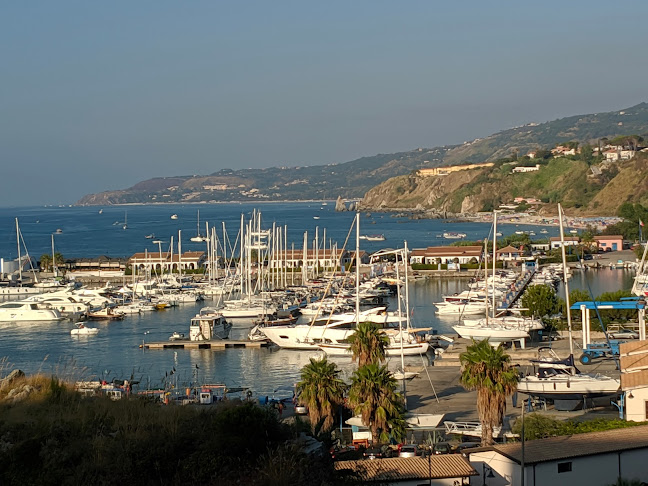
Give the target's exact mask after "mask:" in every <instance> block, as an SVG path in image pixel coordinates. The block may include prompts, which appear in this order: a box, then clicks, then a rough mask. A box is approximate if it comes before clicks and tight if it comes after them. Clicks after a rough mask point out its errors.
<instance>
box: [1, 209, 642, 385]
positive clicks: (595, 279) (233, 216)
mask: <svg viewBox="0 0 648 486" xmlns="http://www.w3.org/2000/svg"><path fill="white" fill-rule="evenodd" d="M315 206H316V207H317V208H320V209H318V214H321V220H320V221H319V222H318V223H316V224H314V222H313V220H312V218H311V217H310V216H309V215H308V213H307V212H304V209H307V208H308V207H309V204H308V203H300V204H296V203H289V204H284V203H279V204H266V205H262V208H263V211H264V213H263V215H264V221H265V222H266V224H268V226H270V225H271V224H272V223H274V224H275V225H276V226H280V225H284V224H286V225H287V224H288V223H290V226H289V227H288V238H289V240H288V241H290V238H292V239H294V240H299V239H301V237H302V236H301V235H302V234H303V232H304V231H308V232H309V234H311V235H312V234H315V231H316V229H317V228H316V226H319V231H320V234H322V232H323V228H324V227H326V232H327V233H326V234H327V238H330V239H331V240H333V239H338V238H339V239H340V240H342V241H343V239H344V237H345V236H346V234H347V233H348V228H349V226H350V223H351V220H352V218H353V217H354V213H348V212H347V213H336V212H334V211H332V205H328V206H320V205H319V204H317V205H313V207H315ZM253 209H254V207H253V206H251V205H250V206H246V205H239V204H232V205H218V206H217V207H216V208H215V209H212V207H211V206H201V208H200V218H201V220H204V221H209V223H210V227H218V224H217V223H215V222H213V221H212V218H213V217H214V213H213V212H212V211H215V210H218V215H219V217H221V218H222V220H224V221H225V222H226V224H227V227H228V230H230V226H231V228H236V227H237V226H238V225H240V217H241V214H247V215H248V217H249V216H250V215H251V214H252V211H253ZM16 212H17V210H7V209H2V210H0V215H4V220H5V221H6V224H7V226H8V227H9V228H11V227H12V226H13V224H14V223H13V218H14V217H15V215H16ZM9 213H10V214H9ZM169 214H177V215H178V219H177V220H175V219H174V220H172V219H170V218H169ZM48 215H49V217H48ZM124 215H125V211H124V210H123V209H120V208H104V211H103V214H101V215H100V214H99V213H98V211H97V209H96V208H76V207H75V208H67V207H65V208H25V209H21V210H19V211H18V217H19V219H20V220H21V223H20V226H21V232H22V234H23V237H24V239H25V243H26V245H27V247H28V248H29V251H30V253H31V254H36V255H39V254H40V253H41V252H42V253H51V247H50V243H51V241H50V239H51V234H50V231H53V230H55V229H56V228H58V227H62V228H64V229H65V232H64V233H63V234H61V235H56V236H55V239H56V240H55V241H56V250H57V251H60V252H61V253H63V254H64V255H65V256H66V258H67V257H68V256H69V257H72V256H81V255H89V254H90V255H92V254H97V253H102V254H109V255H124V256H129V255H132V254H133V253H135V252H138V251H141V249H142V248H143V247H144V248H146V245H149V244H150V240H148V239H146V238H145V236H147V235H151V234H152V232H153V231H154V232H155V235H157V236H158V237H160V236H161V235H164V234H166V235H168V236H166V237H164V236H162V238H161V240H159V242H158V243H156V244H155V245H154V248H155V250H158V249H159V246H160V245H161V244H162V242H166V243H165V244H168V243H169V242H170V241H171V236H172V235H173V232H174V229H175V227H176V225H177V224H178V223H182V224H184V225H186V228H184V227H181V228H182V229H181V231H184V230H185V229H186V234H187V235H188V236H191V235H195V233H196V209H195V207H193V206H190V205H189V206H175V207H173V209H170V208H168V207H164V206H132V207H129V209H128V231H123V230H122V228H121V227H118V230H119V231H117V228H116V229H113V226H112V221H113V220H116V219H119V220H121V219H125V218H124ZM120 216H121V217H120ZM103 217H105V218H106V219H105V222H102V221H103V220H102V219H100V218H103ZM277 217H280V218H281V219H279V220H277V221H275V220H274V219H273V218H277ZM98 218H99V219H98ZM291 218H292V219H291ZM48 219H51V220H52V221H50V223H49V224H51V228H49V227H48V226H46V224H47V223H46V222H47V221H48ZM36 220H38V221H39V223H34V221H36ZM370 220H371V221H375V222H376V228H377V229H378V230H379V231H380V232H381V233H382V234H384V235H385V237H386V239H389V240H390V241H391V242H392V245H394V246H397V245H396V242H397V241H399V239H398V238H399V237H400V238H403V237H406V238H407V241H408V246H409V247H413V246H414V247H425V246H427V245H430V244H439V243H438V240H436V239H435V236H434V235H435V234H438V233H439V231H440V229H447V228H448V226H449V225H448V223H447V222H445V221H437V220H428V221H421V220H409V219H407V218H404V219H403V218H393V217H391V216H389V215H388V214H379V213H374V214H373V215H372V216H371V218H370ZM361 224H362V223H361ZM165 225H166V226H165ZM456 226H457V227H458V232H462V233H466V234H467V235H469V236H468V237H469V238H474V239H478V238H483V237H484V236H486V235H487V234H488V231H489V228H490V225H489V224H484V223H456ZM471 228H472V229H471ZM516 228H517V227H516V226H514V225H501V226H500V227H499V231H500V232H503V233H504V234H513V233H514V232H515V231H516ZM232 231H233V230H232ZM547 231H551V232H555V231H556V229H555V228H552V227H547ZM291 234H294V236H293V237H290V235H291ZM93 235H94V236H93ZM99 235H103V236H101V237H100V236H99ZM397 235H399V236H397ZM66 238H70V239H66ZM156 241H158V240H156ZM401 241H402V240H401ZM5 243H6V246H5V247H4V252H5V253H4V254H5V255H7V257H11V256H14V255H15V252H16V250H15V246H14V245H15V242H14V243H13V245H12V244H11V241H10V240H9V241H6V242H5ZM39 244H43V245H44V246H43V247H41V248H39ZM205 244H206V243H205V242H202V243H191V242H188V241H185V242H184V243H183V245H184V247H187V248H190V249H197V248H198V247H201V248H205ZM288 244H289V245H290V243H288ZM382 244H383V242H381V241H367V240H364V239H363V240H362V243H361V248H362V249H366V251H368V252H375V251H377V250H379V249H380V245H382ZM113 245H114V246H113ZM401 245H402V243H401ZM184 247H183V248H184ZM155 250H153V249H152V248H151V249H149V250H148V251H151V252H153V251H155ZM363 271H366V272H369V271H371V267H370V266H368V267H366V269H365V270H363ZM418 273H419V274H422V275H414V274H411V275H410V282H409V301H410V307H411V325H412V327H413V328H414V329H416V328H426V329H430V328H432V329H433V330H434V331H435V332H437V333H438V334H439V335H455V333H454V331H453V329H452V328H453V326H454V325H456V324H457V316H454V317H453V316H442V315H437V314H435V312H434V307H433V305H432V303H433V302H438V301H440V300H442V297H443V296H452V295H454V294H460V293H461V292H462V291H463V290H465V288H466V285H467V283H468V281H469V278H470V276H471V275H472V273H470V272H465V273H464V272H461V273H459V274H458V273H457V272H456V271H451V272H447V273H446V272H439V273H438V274H437V275H435V272H429V273H426V272H418ZM72 275H73V273H72ZM633 275H634V272H633V270H631V269H622V268H619V269H611V268H609V267H606V268H602V269H600V270H596V271H592V272H591V273H588V272H583V271H577V272H576V273H575V275H574V278H573V279H572V281H573V285H575V286H576V287H577V288H586V287H587V286H591V287H592V288H593V291H594V292H595V293H600V292H602V291H605V290H617V289H619V288H630V287H631V286H632V279H633ZM421 276H422V277H423V278H421ZM366 277H369V275H366ZM78 278H79V281H81V280H84V281H88V282H91V285H92V286H94V287H102V286H103V285H104V284H105V282H106V280H107V279H108V280H110V281H111V282H112V285H113V286H115V287H117V288H118V287H119V286H121V285H124V284H127V283H129V280H130V277H128V276H121V277H120V276H119V275H115V274H114V273H111V272H110V271H105V272H103V271H100V272H98V273H96V272H95V274H93V275H90V274H88V276H87V277H82V276H81V275H80V276H79V277H78ZM289 278H290V277H289ZM17 297H21V298H22V296H19V295H17V296H11V297H9V298H11V299H15V298H17ZM205 297H206V298H207V295H205ZM93 298H94V299H97V300H96V301H95V302H96V303H97V304H98V305H101V300H100V299H99V297H97V296H94V297H93ZM218 299H219V296H218V295H214V296H213V298H209V299H207V300H206V301H204V302H202V301H196V300H195V299H193V301H190V302H187V303H182V304H180V305H178V306H177V307H170V308H165V309H162V310H157V311H153V312H149V311H137V312H134V313H132V314H127V315H126V316H125V318H123V319H121V320H113V321H109V320H96V321H93V326H92V327H96V328H97V329H98V331H97V332H96V333H92V334H87V335H79V334H75V335H71V334H70V331H71V330H73V329H74V328H75V324H74V323H73V322H71V321H69V320H63V321H58V322H54V323H52V322H43V323H39V322H29V323H26V324H24V325H21V326H20V327H17V326H15V325H10V324H8V323H7V324H5V323H0V332H2V335H3V339H2V341H0V355H2V356H5V360H6V363H7V365H6V367H9V366H11V367H12V368H13V367H18V368H20V369H23V370H24V371H26V372H36V371H38V370H41V371H51V372H56V371H58V372H60V370H65V373H67V374H69V375H83V376H84V377H87V378H93V379H94V378H108V377H112V378H121V377H123V376H130V375H131V374H133V375H135V376H137V377H138V378H139V379H140V381H141V382H142V383H146V382H151V383H159V382H160V381H161V377H162V376H164V374H165V372H167V371H168V370H169V369H171V368H175V369H176V370H178V379H179V380H181V381H182V380H185V381H191V379H192V374H191V370H192V369H194V368H195V366H196V365H197V366H199V368H200V370H201V376H203V377H204V379H205V380H206V381H209V382H222V383H227V384H228V385H230V386H248V387H250V388H251V389H253V390H254V391H255V393H264V390H269V389H275V388H277V387H280V386H289V385H292V384H294V383H295V381H296V380H298V378H299V373H300V369H301V367H302V366H303V365H304V364H306V363H307V362H308V360H309V359H310V358H311V357H321V356H323V355H324V354H323V352H322V351H320V350H319V349H316V348H315V349H303V350H290V349H281V348H277V347H276V346H268V345H267V343H266V342H264V341H261V342H249V341H248V340H247V335H248V333H249V331H250V329H251V328H252V327H253V322H252V321H253V320H256V319H257V317H254V318H234V319H231V320H232V323H233V327H232V329H231V331H230V334H229V339H227V340H222V341H209V342H190V341H186V340H176V341H169V336H170V335H172V334H174V333H178V334H184V335H186V336H188V335H189V332H188V331H189V323H190V321H191V319H192V318H193V317H194V316H196V315H197V314H199V312H200V310H201V309H203V308H205V307H208V306H213V305H216V304H217V303H218ZM384 299H385V304H387V305H389V308H388V309H389V310H390V311H393V310H395V309H397V307H398V305H397V300H396V298H395V297H394V296H387V297H385V298H384ZM228 319H229V318H228ZM300 322H309V320H308V319H304V317H302V318H301V321H300ZM229 349H233V350H235V351H232V352H229V351H228V352H224V353H218V352H214V351H218V350H229ZM396 351H398V350H397V349H395V352H394V354H395V356H393V357H391V358H390V361H389V367H390V369H393V370H394V371H395V370H396V369H397V368H400V367H401V363H400V357H399V356H398V354H399V353H397V352H396ZM451 356H452V353H450V354H448V355H447V356H446V357H444V358H443V359H438V357H437V356H435V355H434V354H433V353H432V352H427V353H423V354H415V355H413V356H405V365H406V366H407V367H419V368H421V367H428V366H431V365H434V366H433V367H432V368H431V369H434V370H435V371H434V372H433V373H432V375H433V376H434V375H435V374H436V373H437V370H438V369H441V368H452V367H453V366H456V362H454V361H453V360H451V359H450V358H451ZM334 359H335V360H336V361H337V362H339V366H340V367H341V369H342V370H343V375H344V376H347V377H348V376H350V373H351V371H352V369H353V366H352V364H351V360H350V359H349V358H348V357H345V356H344V355H342V356H335V357H334ZM417 380H419V378H416V379H414V380H413V381H412V383H416V382H417ZM428 385H429V383H428Z"/></svg>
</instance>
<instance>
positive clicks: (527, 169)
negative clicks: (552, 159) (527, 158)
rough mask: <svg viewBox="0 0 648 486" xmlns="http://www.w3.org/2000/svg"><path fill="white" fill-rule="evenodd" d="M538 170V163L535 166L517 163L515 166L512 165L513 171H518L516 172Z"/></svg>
mask: <svg viewBox="0 0 648 486" xmlns="http://www.w3.org/2000/svg"><path fill="white" fill-rule="evenodd" d="M538 170H540V164H536V165H535V167H525V166H523V165H519V166H517V167H513V173H514V174H515V173H518V172H535V171H538Z"/></svg>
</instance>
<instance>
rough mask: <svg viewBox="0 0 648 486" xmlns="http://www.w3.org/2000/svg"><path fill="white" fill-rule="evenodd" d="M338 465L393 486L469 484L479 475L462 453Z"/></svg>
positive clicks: (368, 479) (362, 477)
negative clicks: (471, 478) (470, 479)
mask: <svg viewBox="0 0 648 486" xmlns="http://www.w3.org/2000/svg"><path fill="white" fill-rule="evenodd" d="M334 467H335V471H336V472H338V473H341V472H345V471H348V472H349V473H352V474H354V475H356V476H357V477H358V479H359V480H360V483H359V484H371V483H381V484H387V483H388V484H390V485H392V486H405V485H407V486H415V485H418V484H426V485H427V484H432V485H448V486H453V485H457V484H469V483H468V479H469V478H470V477H471V476H477V475H479V473H478V472H477V471H476V470H475V469H474V468H473V467H472V466H471V465H470V463H469V462H468V461H467V460H466V459H465V458H464V457H463V456H462V455H461V454H443V455H438V456H431V457H428V458H424V457H393V458H385V459H375V460H368V461H338V462H335V463H334Z"/></svg>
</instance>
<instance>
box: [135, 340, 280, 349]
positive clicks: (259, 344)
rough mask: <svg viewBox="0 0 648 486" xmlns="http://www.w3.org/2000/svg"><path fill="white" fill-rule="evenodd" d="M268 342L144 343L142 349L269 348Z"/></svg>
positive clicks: (141, 345)
mask: <svg viewBox="0 0 648 486" xmlns="http://www.w3.org/2000/svg"><path fill="white" fill-rule="evenodd" d="M269 345H270V343H269V342H268V341H233V340H231V339H223V340H222V341H163V342H160V343H142V344H140V346H139V347H140V348H142V349H225V348H256V349H259V348H267V347H268V346H269Z"/></svg>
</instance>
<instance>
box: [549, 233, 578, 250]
mask: <svg viewBox="0 0 648 486" xmlns="http://www.w3.org/2000/svg"><path fill="white" fill-rule="evenodd" d="M563 239H564V240H565V246H578V244H579V243H580V238H579V237H578V236H565V237H564V238H563ZM549 243H550V244H551V249H552V250H554V249H556V248H560V247H561V241H560V236H552V237H551V238H549Z"/></svg>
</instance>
